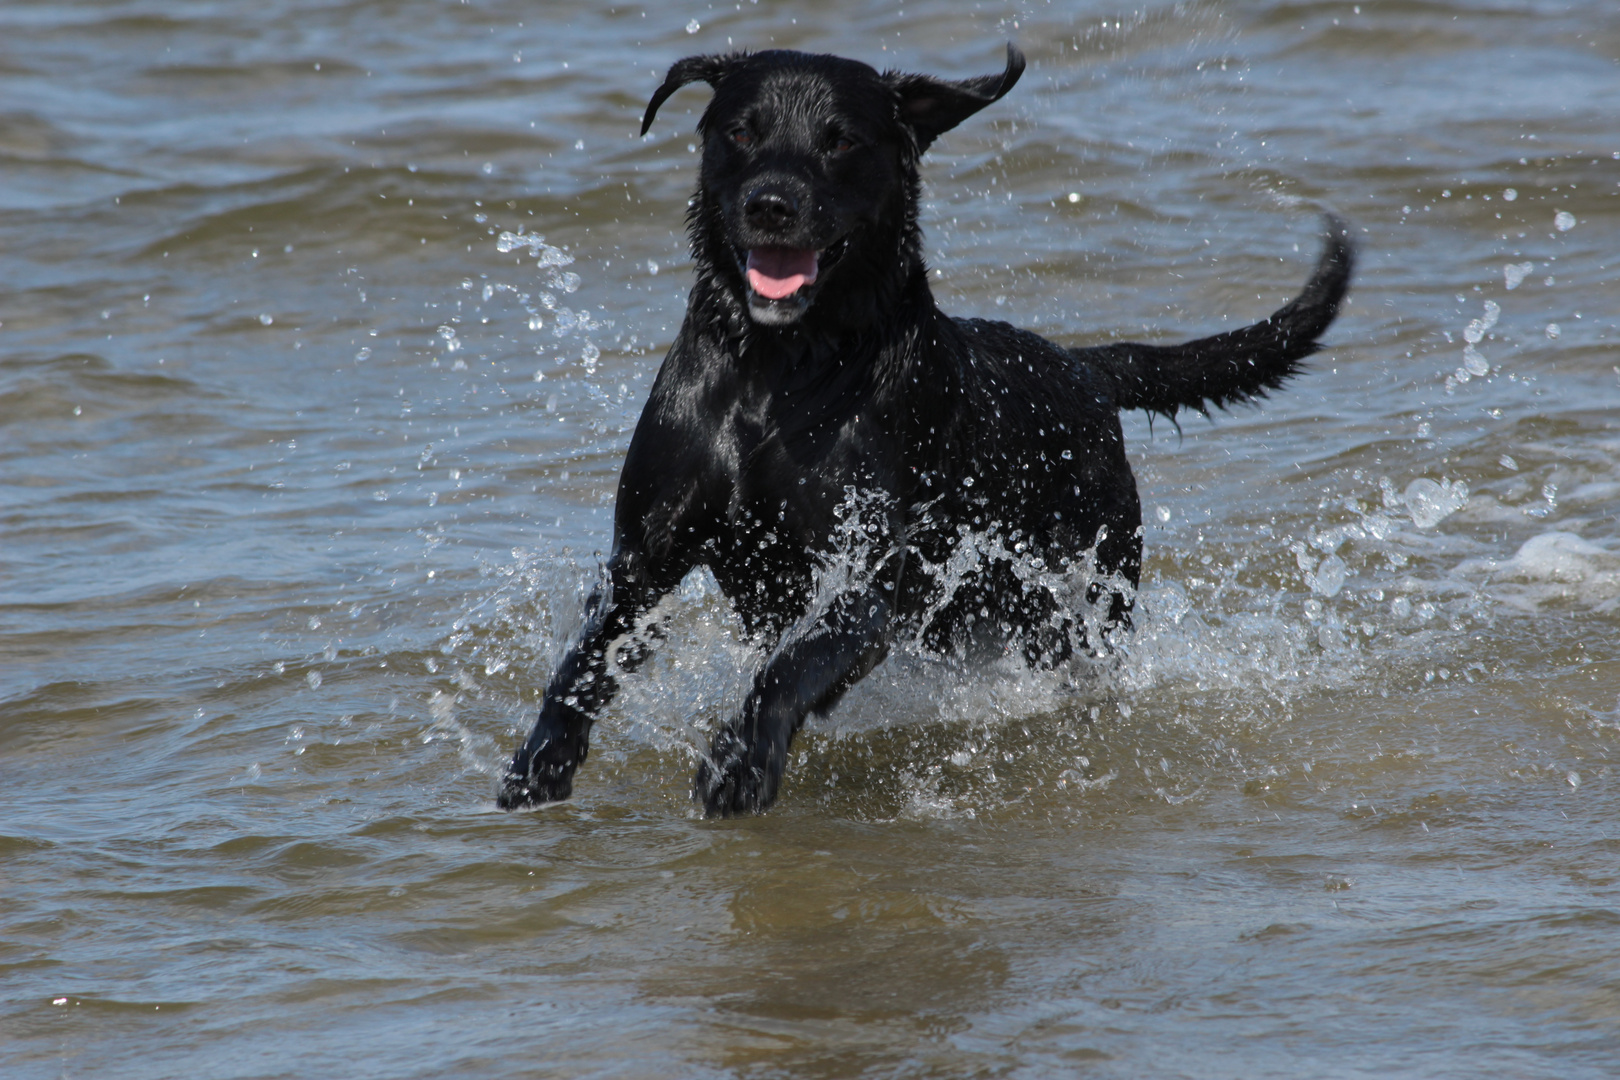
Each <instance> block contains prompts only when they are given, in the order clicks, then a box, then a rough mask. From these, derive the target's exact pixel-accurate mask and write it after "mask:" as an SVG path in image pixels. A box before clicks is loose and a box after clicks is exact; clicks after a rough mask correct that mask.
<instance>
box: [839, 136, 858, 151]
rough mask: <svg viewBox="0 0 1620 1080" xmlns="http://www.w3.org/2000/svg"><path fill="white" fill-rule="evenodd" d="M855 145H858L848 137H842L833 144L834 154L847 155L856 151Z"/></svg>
mask: <svg viewBox="0 0 1620 1080" xmlns="http://www.w3.org/2000/svg"><path fill="white" fill-rule="evenodd" d="M855 145H856V144H855V140H854V139H851V138H850V137H849V136H847V135H840V136H839V137H838V141H836V142H834V143H833V153H835V154H847V153H849V152H850V151H851V150H853V149H855Z"/></svg>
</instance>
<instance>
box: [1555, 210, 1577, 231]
mask: <svg viewBox="0 0 1620 1080" xmlns="http://www.w3.org/2000/svg"><path fill="white" fill-rule="evenodd" d="M1574 227H1575V215H1574V214H1572V213H1570V212H1569V211H1568V210H1560V211H1558V213H1556V214H1554V215H1553V228H1555V229H1557V230H1558V231H1559V232H1569V230H1571V229H1573V228H1574Z"/></svg>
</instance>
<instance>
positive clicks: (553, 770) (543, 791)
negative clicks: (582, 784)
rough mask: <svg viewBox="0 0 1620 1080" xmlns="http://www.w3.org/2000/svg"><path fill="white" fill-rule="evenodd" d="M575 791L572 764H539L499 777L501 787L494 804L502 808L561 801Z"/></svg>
mask: <svg viewBox="0 0 1620 1080" xmlns="http://www.w3.org/2000/svg"><path fill="white" fill-rule="evenodd" d="M573 793H574V766H573V765H571V764H570V765H567V766H562V765H547V764H542V765H541V766H540V767H539V768H538V769H531V770H529V771H528V772H526V773H520V772H518V771H517V770H516V769H515V768H514V769H512V770H511V771H509V772H507V774H506V775H505V776H503V777H501V790H500V793H499V794H497V795H496V796H495V805H496V806H499V807H500V808H501V809H502V810H519V809H521V808H523V807H525V806H539V805H541V804H542V803H550V802H562V801H563V800H564V799H566V798H568V797H569V796H570V795H572V794H573Z"/></svg>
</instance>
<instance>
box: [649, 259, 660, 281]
mask: <svg viewBox="0 0 1620 1080" xmlns="http://www.w3.org/2000/svg"><path fill="white" fill-rule="evenodd" d="M647 273H649V274H651V275H653V276H654V277H657V276H658V260H657V259H648V260H647Z"/></svg>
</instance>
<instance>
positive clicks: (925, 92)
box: [883, 41, 1024, 152]
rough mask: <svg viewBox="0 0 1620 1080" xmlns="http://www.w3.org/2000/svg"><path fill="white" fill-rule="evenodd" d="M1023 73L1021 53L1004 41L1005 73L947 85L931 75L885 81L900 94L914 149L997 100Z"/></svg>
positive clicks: (898, 75)
mask: <svg viewBox="0 0 1620 1080" xmlns="http://www.w3.org/2000/svg"><path fill="white" fill-rule="evenodd" d="M1023 73H1024V54H1023V53H1021V52H1019V51H1018V46H1016V45H1014V44H1013V43H1012V42H1010V41H1009V42H1007V70H1005V71H1003V72H1002V73H1001V74H1000V75H980V76H979V77H978V78H974V79H963V80H961V81H960V82H949V81H947V80H945V79H936V78H934V77H933V76H932V75H907V74H905V73H903V72H898V71H891V72H886V73H885V74H884V76H883V77H884V79H885V80H886V81H887V82H888V83H889V85H890V86H892V87H893V88H894V91H895V93H896V94H898V95H899V98H900V101H899V116H900V122H901V123H903V124H905V125H906V126H907V127H909V128H911V130H912V131H913V132H914V133H915V134H916V136H917V150H918V151H919V152H921V151H923V150H926V149H928V146H929V144H930V143H932V142H933V141H934V140H935V139H937V138H938V137H939V136H940V135H942V134H944V133H945V132H947V131H949V130H951V128H953V127H955V126H956V125H957V124H960V123H961V122H962V121H964V120H966V119H967V118H968V117H970V116H972V115H973V114H974V113H976V112H978V111H979V110H980V109H982V108H984V107H985V106H986V105H988V104H990V103H991V102H992V101H996V100H998V99H1000V98H1001V97H1002V96H1003V95H1004V94H1006V93H1007V91H1009V90H1011V89H1012V88H1013V85H1014V84H1015V83H1017V82H1018V77H1019V76H1020V75H1022V74H1023Z"/></svg>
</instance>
